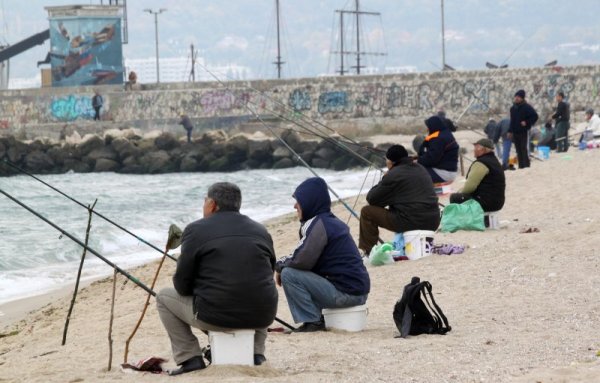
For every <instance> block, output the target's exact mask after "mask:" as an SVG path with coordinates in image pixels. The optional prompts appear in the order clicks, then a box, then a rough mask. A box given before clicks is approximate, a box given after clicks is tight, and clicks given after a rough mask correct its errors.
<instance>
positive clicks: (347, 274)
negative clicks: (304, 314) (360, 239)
mask: <svg viewBox="0 0 600 383" xmlns="http://www.w3.org/2000/svg"><path fill="white" fill-rule="evenodd" d="M294 198H295V199H296V201H297V202H298V204H299V205H300V208H301V210H302V220H301V223H302V226H301V228H300V242H299V244H298V246H297V247H296V249H295V250H294V252H293V253H292V255H290V256H288V257H284V258H281V259H280V260H279V261H278V262H277V264H276V265H275V270H277V271H278V272H281V270H282V269H283V268H284V267H292V268H295V269H300V270H307V271H312V272H313V273H315V274H317V275H320V276H321V277H323V278H326V279H327V280H328V281H329V282H331V283H332V284H333V285H334V286H335V288H336V289H337V290H339V291H341V292H343V293H346V294H350V295H365V294H368V293H369V291H370V287H371V281H370V279H369V273H368V272H367V269H366V268H365V266H364V264H363V262H362V259H361V257H360V253H359V251H358V248H357V247H356V244H355V243H354V240H353V239H352V236H351V235H350V230H349V228H348V226H347V225H346V224H345V223H344V222H342V221H340V220H339V219H338V218H337V217H336V216H335V215H333V213H332V212H331V199H330V198H329V192H328V190H327V184H326V183H325V181H324V180H323V179H322V178H318V177H313V178H309V179H307V180H306V181H304V182H302V183H301V184H300V186H298V188H297V189H296V191H295V192H294Z"/></svg>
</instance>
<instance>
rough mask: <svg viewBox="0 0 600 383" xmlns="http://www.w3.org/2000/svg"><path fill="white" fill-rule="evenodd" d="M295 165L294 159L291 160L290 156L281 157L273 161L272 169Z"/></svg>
mask: <svg viewBox="0 0 600 383" xmlns="http://www.w3.org/2000/svg"><path fill="white" fill-rule="evenodd" d="M294 166H296V164H295V163H294V161H292V159H291V158H282V159H280V160H279V161H277V162H275V164H273V169H285V168H292V167H294Z"/></svg>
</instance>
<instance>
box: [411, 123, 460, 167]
mask: <svg viewBox="0 0 600 383" xmlns="http://www.w3.org/2000/svg"><path fill="white" fill-rule="evenodd" d="M425 125H427V129H428V130H429V135H428V136H427V137H425V141H424V142H423V145H421V149H419V159H418V161H417V162H418V163H419V164H421V165H423V166H424V167H426V168H436V169H444V170H448V171H450V172H455V171H457V170H458V144H457V143H456V140H455V139H454V135H453V134H452V132H451V131H450V129H448V127H447V126H446V125H445V124H444V122H443V121H442V120H441V119H440V118H439V117H438V116H433V117H430V118H428V119H427V120H425Z"/></svg>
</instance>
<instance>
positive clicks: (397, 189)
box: [358, 145, 440, 254]
mask: <svg viewBox="0 0 600 383" xmlns="http://www.w3.org/2000/svg"><path fill="white" fill-rule="evenodd" d="M386 166H387V168H388V169H389V170H388V172H387V173H386V174H385V175H384V176H383V178H382V179H381V181H380V182H379V183H378V184H377V185H375V186H374V187H373V188H372V189H371V190H369V193H368V194H367V202H368V203H369V204H368V205H367V206H365V207H363V208H362V210H361V212H360V236H359V240H358V247H359V249H361V250H362V251H363V252H364V253H366V254H368V253H369V252H370V251H371V248H372V247H373V246H375V244H376V243H377V239H378V237H379V228H380V227H383V228H384V229H387V230H391V231H393V232H405V231H410V230H436V229H437V227H438V225H439V224H440V211H439V208H438V198H437V196H436V194H435V191H434V189H433V182H432V181H431V177H430V176H429V174H428V173H427V171H426V170H425V168H423V166H421V165H419V164H417V163H415V162H414V161H413V160H412V159H411V158H409V157H408V153H407V151H406V149H405V148H404V147H403V146H401V145H393V146H391V147H390V148H389V149H388V151H387V153H386Z"/></svg>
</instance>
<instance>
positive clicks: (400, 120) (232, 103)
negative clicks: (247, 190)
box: [0, 66, 600, 138]
mask: <svg viewBox="0 0 600 383" xmlns="http://www.w3.org/2000/svg"><path fill="white" fill-rule="evenodd" d="M226 86H227V88H225V87H224V86H223V85H221V84H220V83H217V82H206V83H169V84H153V85H140V86H138V87H137V88H136V89H135V90H132V91H127V92H126V91H124V90H122V89H121V88H120V87H112V86H101V87H97V88H98V89H100V91H101V93H102V94H103V95H104V99H105V107H104V109H103V112H102V118H103V122H102V123H96V124H94V123H93V122H92V121H91V119H92V118H93V109H92V107H91V97H92V96H93V90H94V89H96V88H92V87H82V88H48V89H35V90H12V91H3V92H1V93H0V135H8V134H20V135H22V136H24V137H27V138H33V137H36V136H53V135H55V136H58V134H59V132H60V130H61V129H62V127H63V126H65V125H69V124H75V125H77V126H78V127H81V128H80V129H82V133H89V132H94V131H101V130H103V129H108V128H118V127H137V128H140V129H142V130H152V129H159V130H163V131H174V130H176V129H181V128H179V127H178V126H177V121H178V118H179V115H180V113H186V114H188V115H189V116H190V117H191V118H192V120H193V122H194V125H195V127H196V128H197V130H199V131H203V130H208V129H215V128H224V129H227V128H230V127H234V126H240V125H244V124H247V123H248V122H251V121H253V120H256V117H255V116H254V114H253V112H255V113H257V114H259V115H261V116H263V117H266V118H269V119H270V120H271V121H275V122H277V121H279V122H284V123H288V124H289V123H290V121H302V119H303V118H309V119H313V120H317V121H320V122H322V123H325V124H327V125H329V126H331V127H333V128H335V129H340V130H343V131H345V132H351V133H354V134H357V135H360V134H363V133H366V134H369V133H374V132H375V133H377V132H380V131H386V132H387V133H392V132H397V133H400V132H404V133H409V132H414V131H415V130H416V129H418V128H420V127H422V125H423V119H424V118H426V117H427V116H429V115H431V114H433V113H435V112H436V111H437V110H439V109H444V110H446V111H447V113H448V115H449V117H450V118H452V119H456V118H458V116H459V115H460V114H462V112H463V111H465V110H466V113H465V115H464V117H463V118H462V119H461V123H462V124H463V125H467V126H474V127H480V125H482V124H484V123H485V121H486V120H487V118H488V117H490V116H492V115H495V116H497V115H499V114H505V113H506V112H507V111H508V109H509V107H510V105H511V102H512V96H513V94H514V92H515V91H516V90H517V89H525V90H526V91H527V94H528V97H527V98H528V100H529V102H530V103H531V104H532V105H534V106H535V108H536V109H537V110H538V111H539V112H541V113H540V114H541V117H542V118H545V116H546V114H548V113H549V112H550V110H551V109H552V108H553V106H554V96H555V95H556V93H557V92H559V91H562V92H564V93H565V94H566V96H567V100H568V101H569V102H570V104H571V106H572V109H573V110H574V111H577V110H583V109H584V108H587V107H594V106H596V108H598V105H597V104H598V101H599V90H600V66H573V67H564V68H562V67H548V68H532V69H501V70H487V71H464V72H463V71H456V72H435V73H418V74H401V75H385V76H345V77H320V78H305V79H287V80H264V81H235V82H227V83H226ZM286 120H287V122H286Z"/></svg>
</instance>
